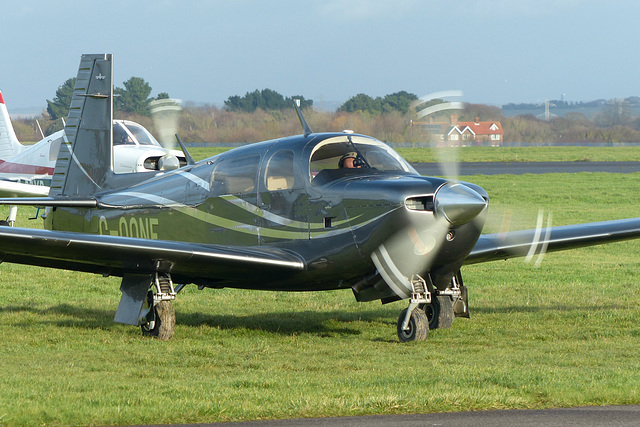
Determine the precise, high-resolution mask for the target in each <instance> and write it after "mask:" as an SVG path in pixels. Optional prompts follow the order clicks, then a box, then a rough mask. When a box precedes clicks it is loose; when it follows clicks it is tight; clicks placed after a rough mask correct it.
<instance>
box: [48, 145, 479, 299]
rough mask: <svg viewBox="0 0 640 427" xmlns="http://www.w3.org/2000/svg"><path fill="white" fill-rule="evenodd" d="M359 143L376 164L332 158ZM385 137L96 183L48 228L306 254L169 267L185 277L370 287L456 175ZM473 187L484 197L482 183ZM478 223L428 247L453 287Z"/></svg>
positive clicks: (435, 273)
mask: <svg viewBox="0 0 640 427" xmlns="http://www.w3.org/2000/svg"><path fill="white" fill-rule="evenodd" d="M354 141H356V142H355V143H354ZM355 146H357V147H359V150H362V151H363V152H364V153H365V155H366V156H367V157H368V158H369V162H371V163H372V164H371V165H368V166H369V167H366V168H358V169H350V170H341V169H339V168H336V167H335V166H334V165H333V163H334V162H333V159H334V158H335V157H340V150H341V149H343V148H344V149H346V150H353V149H354V148H352V147H355ZM385 147H386V146H384V147H383V144H382V143H380V142H379V141H376V140H374V139H372V138H368V137H362V136H355V135H354V136H351V135H345V134H342V133H335V134H333V133H332V134H312V135H310V136H308V137H303V136H296V137H290V138H285V139H281V140H274V141H267V142H263V143H257V144H251V145H248V146H246V147H242V148H239V149H236V150H232V151H229V152H227V153H223V154H221V155H218V156H216V157H212V158H210V159H207V160H204V161H201V162H199V163H198V164H196V165H193V166H187V167H183V168H181V169H179V170H176V171H172V172H168V173H164V174H159V175H157V176H156V177H155V178H153V179H150V180H147V181H144V182H142V183H140V184H138V185H135V186H132V187H128V188H126V189H124V190H116V191H107V192H103V193H99V194H97V195H96V196H95V197H96V199H97V202H98V203H97V208H92V209H86V208H61V207H58V208H56V209H55V211H54V212H52V214H50V215H49V218H47V228H51V229H54V230H68V231H77V232H85V233H92V234H102V235H111V236H121V237H135V238H143V239H158V240H169V241H181V242H185V241H186V242H192V243H196V244H203V245H224V246H244V247H260V248H265V247H269V246H272V247H276V248H280V249H285V250H291V251H292V252H294V253H296V254H299V255H301V256H302V258H303V259H304V263H305V266H306V268H305V269H303V270H301V271H299V272H297V273H292V274H287V275H286V277H281V276H278V275H274V276H272V277H253V276H252V274H251V271H247V272H246V275H244V277H239V278H238V279H237V280H225V281H219V280H216V279H214V276H215V272H214V271H207V269H206V267H204V268H200V269H199V271H176V270H171V271H170V272H171V274H172V277H173V278H174V280H175V281H176V282H180V281H181V280H182V281H184V282H185V283H186V282H193V283H197V284H200V285H204V286H211V287H222V286H228V287H242V288H256V289H269V290H290V291H291V290H323V289H338V288H351V287H354V286H355V285H356V284H360V285H359V287H360V288H361V289H367V288H372V287H373V285H374V284H375V283H376V282H378V281H380V280H381V279H380V277H379V276H378V275H377V274H376V266H375V265H374V262H373V261H372V258H371V254H372V252H373V251H374V250H376V248H378V247H379V246H380V245H381V244H382V243H383V242H386V241H387V240H388V239H389V238H390V236H393V235H394V234H397V233H401V232H403V229H405V228H406V227H407V226H408V225H410V224H417V225H416V227H418V228H419V229H420V230H419V231H420V232H421V233H427V234H429V233H430V232H432V231H431V229H432V228H433V227H435V224H436V216H437V214H436V213H435V209H434V207H433V206H432V204H433V200H434V195H435V194H436V192H437V191H438V190H439V189H440V188H441V187H442V186H444V185H445V184H446V183H447V181H446V180H444V179H441V178H428V177H423V176H420V175H418V174H417V173H416V172H415V171H414V170H413V169H412V168H411V167H410V166H408V164H406V162H404V161H403V160H402V159H401V158H400V157H399V156H398V155H397V154H396V153H395V152H393V151H392V150H390V149H389V148H385ZM334 151H335V152H334ZM384 156H389V158H384ZM375 162H379V163H375ZM394 162H397V165H396V164H395V163H394ZM390 165H391V166H390ZM325 166H326V169H325V168H324V167H325ZM376 166H377V167H376ZM318 168H322V169H320V170H317V169H318ZM324 175H331V176H329V178H326V179H325V178H323V176H324ZM472 187H473V188H474V190H475V191H477V192H479V193H481V194H483V195H484V197H486V193H484V190H482V189H480V188H479V187H476V186H472ZM408 200H409V201H411V202H408ZM481 229H482V224H481V222H470V223H466V224H462V225H460V226H456V227H451V229H450V230H449V229H448V230H447V231H449V232H450V233H451V237H452V238H451V239H447V240H446V242H445V244H444V245H442V246H441V247H438V248H428V249H429V250H431V249H433V253H430V254H425V253H422V254H420V256H423V257H424V256H425V255H427V256H429V257H431V262H430V265H429V270H430V271H431V274H432V277H433V279H434V283H435V284H436V286H438V284H439V283H440V286H442V287H446V286H448V285H449V282H450V279H451V274H453V273H455V272H456V271H457V270H459V268H460V265H461V264H462V261H463V260H464V258H465V257H466V255H467V254H468V253H469V251H471V249H472V248H473V246H474V244H475V242H476V241H477V238H478V236H479V235H480V231H481ZM427 240H429V237H428V236H427ZM216 268H217V267H216ZM420 273H424V272H420ZM387 294H388V291H387V290H385V291H383V292H374V293H373V294H371V295H370V296H369V297H364V296H363V299H368V298H379V297H385V296H386V297H389V296H391V295H387Z"/></svg>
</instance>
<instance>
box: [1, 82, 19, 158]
mask: <svg viewBox="0 0 640 427" xmlns="http://www.w3.org/2000/svg"><path fill="white" fill-rule="evenodd" d="M22 148H23V145H22V144H20V141H18V137H17V136H16V133H15V131H14V129H13V124H12V123H11V117H10V116H9V110H7V106H6V104H5V102H4V97H3V96H2V91H0V159H5V160H6V159H9V158H11V157H13V156H15V155H16V154H18V153H20V152H21V151H22Z"/></svg>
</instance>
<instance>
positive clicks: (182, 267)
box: [0, 227, 306, 284]
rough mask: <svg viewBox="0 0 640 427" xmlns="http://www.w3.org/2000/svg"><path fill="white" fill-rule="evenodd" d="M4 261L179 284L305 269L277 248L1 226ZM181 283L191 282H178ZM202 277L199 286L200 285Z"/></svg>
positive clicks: (297, 258)
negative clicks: (156, 276) (168, 278)
mask: <svg viewBox="0 0 640 427" xmlns="http://www.w3.org/2000/svg"><path fill="white" fill-rule="evenodd" d="M0 243H1V244H0V261H3V262H4V261H6V262H12V263H19V264H29V265H38V266H44V267H53V268H62V269H69V270H78V271H85V272H91V273H98V274H103V275H114V276H123V275H124V274H127V273H131V274H146V273H154V272H159V273H171V275H172V277H174V278H175V279H176V283H202V284H207V283H209V284H211V283H213V282H216V283H217V282H218V281H219V282H221V283H225V282H230V281H231V282H232V281H236V280H238V279H244V280H245V281H246V279H247V275H251V277H260V276H262V275H265V274H269V275H272V276H271V277H278V276H279V275H282V276H283V277H286V275H290V274H291V273H292V272H293V271H298V270H303V269H305V268H306V265H305V263H304V260H303V259H302V257H301V256H299V255H298V254H296V253H294V252H291V251H286V250H282V249H277V248H265V247H259V246H255V247H240V246H223V245H207V244H195V243H186V242H176V241H167V240H148V239H138V238H130V237H118V236H103V235H94V234H86V233H73V232H62V231H50V230H37V229H30V228H18V227H0ZM180 278H193V279H194V280H189V281H187V282H180ZM199 278H201V281H200V282H198V280H199Z"/></svg>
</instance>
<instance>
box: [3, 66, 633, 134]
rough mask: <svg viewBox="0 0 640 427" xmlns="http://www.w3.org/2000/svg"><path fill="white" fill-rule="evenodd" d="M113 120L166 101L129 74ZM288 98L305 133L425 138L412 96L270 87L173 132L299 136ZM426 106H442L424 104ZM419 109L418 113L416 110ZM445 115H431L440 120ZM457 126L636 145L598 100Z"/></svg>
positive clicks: (50, 116)
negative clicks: (590, 114) (314, 96)
mask: <svg viewBox="0 0 640 427" xmlns="http://www.w3.org/2000/svg"><path fill="white" fill-rule="evenodd" d="M74 86H75V78H70V79H68V80H67V81H65V82H64V83H63V84H62V85H61V86H60V87H58V89H57V90H56V93H55V96H54V97H53V99H52V100H47V108H46V112H44V111H43V115H42V117H41V118H39V120H40V122H41V123H42V124H44V126H43V128H44V129H46V134H50V133H53V132H55V131H56V130H59V129H61V128H62V121H61V120H60V118H66V116H67V114H68V110H69V105H70V102H71V97H72V95H73V88H74ZM114 92H115V94H116V95H117V96H116V97H114V110H115V111H114V117H116V118H122V119H129V120H134V121H137V122H139V123H141V124H142V125H143V126H145V127H147V128H148V129H149V130H150V131H152V132H153V131H154V129H153V122H152V120H151V117H150V116H151V111H150V108H149V104H150V103H151V101H153V100H155V99H165V98H169V94H168V93H166V92H162V93H160V94H158V95H157V96H156V97H151V96H150V94H151V92H152V88H151V86H150V85H149V84H148V83H147V82H146V81H145V80H144V79H142V78H140V77H131V78H130V79H129V80H127V81H125V82H124V83H123V87H116V88H115V89H114ZM293 99H298V100H300V106H301V108H303V109H304V110H305V116H306V118H307V121H308V122H309V124H310V126H311V128H312V129H314V130H317V131H329V130H333V131H341V130H344V129H352V130H354V131H356V132H358V133H363V134H367V135H371V136H374V137H376V138H378V139H380V140H383V141H387V142H425V141H429V140H430V139H431V138H432V135H430V134H429V131H428V130H427V128H425V127H422V126H415V125H414V119H415V109H414V108H413V107H412V103H414V102H415V101H416V100H417V99H418V97H417V96H416V95H415V94H412V93H409V92H406V91H400V92H396V93H393V94H389V95H385V96H384V97H371V96H368V95H366V94H362V93H360V94H357V95H355V96H353V97H351V98H349V99H348V100H347V101H345V103H344V104H342V106H340V108H338V109H337V111H334V112H330V111H318V110H315V109H314V108H313V101H312V100H310V99H305V98H304V97H303V96H292V97H284V96H283V95H281V94H279V93H278V92H276V91H273V90H271V89H264V90H255V91H253V92H247V93H246V94H245V95H244V96H238V95H235V96H231V97H229V98H228V99H227V100H226V101H225V102H224V107H222V108H218V107H215V106H211V105H196V104H193V103H187V104H186V105H185V106H184V110H183V113H182V115H181V118H180V121H179V128H178V132H179V134H180V135H181V138H182V139H183V140H184V141H188V142H220V143H227V142H255V141H260V140H267V139H273V138H278V137H282V136H284V135H293V134H298V133H300V132H301V130H300V128H299V122H298V120H297V118H296V115H295V111H294V109H293ZM430 102H431V103H432V104H433V103H439V102H444V101H443V100H432V101H430ZM420 108H424V105H423V106H421V107H420ZM448 114H450V113H441V115H440V116H439V117H437V118H436V120H438V121H446V120H447V115H448ZM457 114H458V119H459V120H460V121H472V120H474V119H475V118H476V117H478V118H479V119H480V120H481V121H500V122H501V124H502V126H503V129H504V140H505V141H507V142H532V143H544V142H640V118H639V117H637V116H633V115H632V114H631V113H630V109H629V108H628V103H615V102H611V103H605V104H604V106H603V108H602V110H601V112H600V113H599V114H598V115H597V116H596V117H594V119H593V120H590V119H589V118H587V117H586V116H585V115H584V114H581V113H568V114H566V115H565V116H564V117H556V118H553V119H551V120H549V121H545V120H541V119H538V118H536V117H535V116H532V115H524V116H516V117H505V116H504V115H503V114H502V110H501V109H500V108H498V107H493V106H488V105H483V104H465V108H464V109H463V110H462V111H459V112H457ZM14 128H15V129H16V133H17V134H18V138H19V139H20V140H24V141H37V140H39V139H40V136H39V135H38V132H37V129H38V126H37V124H36V123H35V121H34V120H29V119H22V120H14Z"/></svg>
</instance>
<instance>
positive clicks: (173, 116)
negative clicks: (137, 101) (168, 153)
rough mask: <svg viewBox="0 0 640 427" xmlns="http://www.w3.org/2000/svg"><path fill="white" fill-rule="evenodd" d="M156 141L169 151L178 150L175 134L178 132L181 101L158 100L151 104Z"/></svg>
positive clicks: (170, 99)
mask: <svg viewBox="0 0 640 427" xmlns="http://www.w3.org/2000/svg"><path fill="white" fill-rule="evenodd" d="M149 107H150V109H151V118H152V119H153V127H154V129H155V131H156V135H155V136H156V139H157V140H158V142H160V144H162V146H163V147H164V148H166V149H169V150H174V149H176V139H175V136H174V135H175V134H176V133H177V131H178V123H179V120H180V113H182V101H181V100H179V99H172V98H167V99H156V100H154V101H151V102H150V103H149Z"/></svg>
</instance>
